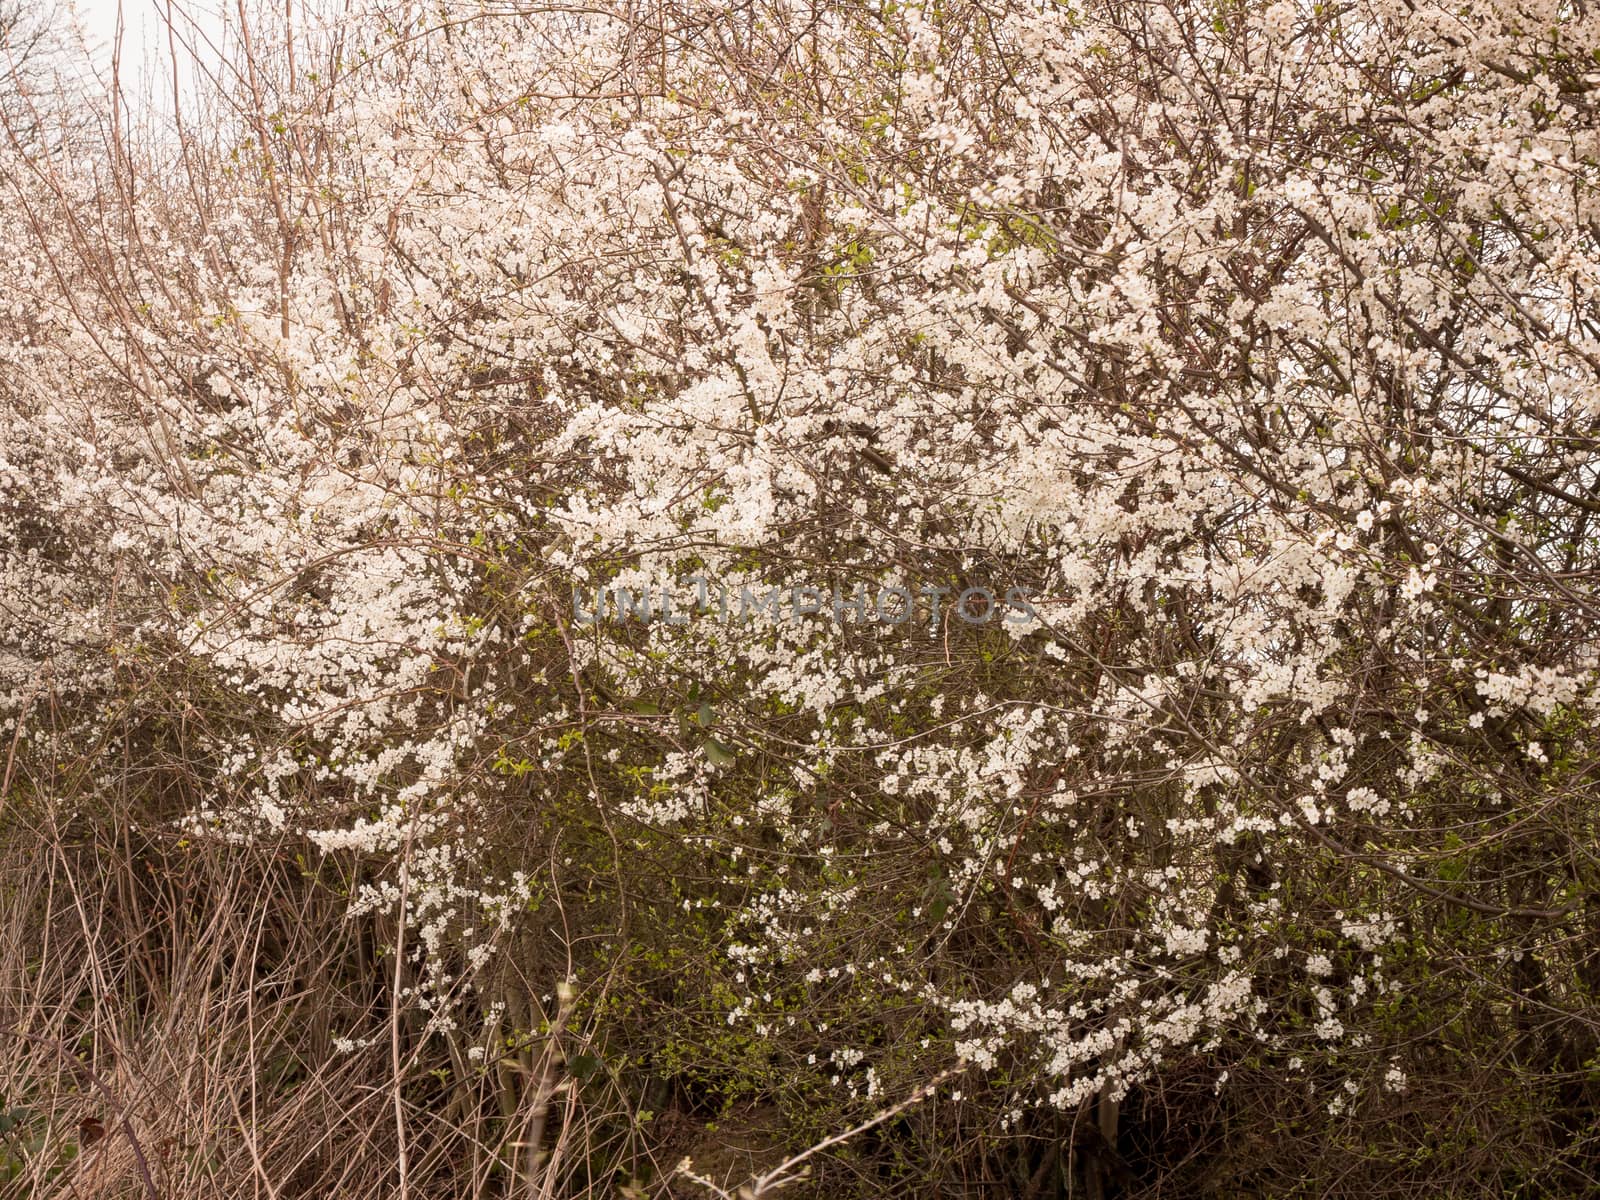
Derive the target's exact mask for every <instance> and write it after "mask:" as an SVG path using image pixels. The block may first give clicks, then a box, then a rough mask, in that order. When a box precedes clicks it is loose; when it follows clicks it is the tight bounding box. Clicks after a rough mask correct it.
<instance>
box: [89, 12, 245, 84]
mask: <svg viewBox="0 0 1600 1200" xmlns="http://www.w3.org/2000/svg"><path fill="white" fill-rule="evenodd" d="M222 3H223V0H63V4H64V5H70V7H71V8H73V9H74V10H75V11H76V13H77V15H78V18H79V20H80V22H81V23H82V26H83V32H84V34H85V35H86V37H87V39H88V41H89V44H90V48H91V49H92V51H93V52H94V57H95V62H96V66H97V67H98V68H99V69H100V70H101V71H102V72H103V78H104V79H105V80H106V82H108V83H109V81H110V69H111V60H112V46H113V44H114V42H115V40H116V31H117V14H118V11H119V9H120V11H121V14H122V55H121V61H120V62H119V64H118V70H119V72H120V75H121V79H122V91H123V95H124V96H125V97H127V99H128V101H129V102H130V103H137V102H138V101H139V100H140V99H141V98H142V95H143V92H144V90H145V88H146V86H149V87H150V88H151V90H152V92H153V93H154V97H153V98H154V101H155V103H156V105H157V107H159V108H170V107H171V92H172V60H171V57H170V55H169V54H168V50H167V47H168V38H167V27H166V22H165V19H164V18H165V15H166V14H167V13H169V12H170V13H171V15H172V18H173V22H174V26H175V28H176V29H177V31H178V35H179V36H178V38H177V47H178V57H179V61H180V64H181V67H182V69H180V71H179V77H180V84H181V86H182V87H183V88H184V89H185V90H186V91H187V90H188V88H189V87H190V83H189V76H190V71H191V69H192V67H191V64H190V63H189V62H186V61H184V60H186V59H187V58H188V57H189V54H190V50H189V49H186V47H185V46H184V44H183V43H184V42H185V41H188V42H189V43H190V45H191V46H192V48H193V52H194V53H195V55H196V57H197V58H198V60H199V61H200V62H201V63H206V62H209V61H215V58H216V47H218V46H220V45H221V43H222V39H223V37H224V36H225V26H226V25H227V24H231V22H225V21H224V19H223V14H222V11H221V6H222ZM208 40H209V45H208Z"/></svg>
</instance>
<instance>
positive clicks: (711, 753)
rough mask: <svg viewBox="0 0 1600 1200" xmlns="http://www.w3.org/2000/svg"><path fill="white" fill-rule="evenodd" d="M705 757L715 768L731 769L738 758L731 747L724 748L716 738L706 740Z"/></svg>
mask: <svg viewBox="0 0 1600 1200" xmlns="http://www.w3.org/2000/svg"><path fill="white" fill-rule="evenodd" d="M706 757H707V758H709V759H710V760H711V761H712V763H713V764H714V765H716V766H719V767H731V766H732V765H733V763H734V761H735V759H736V758H737V757H738V756H737V755H736V754H735V753H734V752H733V748H732V747H731V746H724V745H723V744H722V743H721V742H719V741H717V739H716V738H707V739H706Z"/></svg>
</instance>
